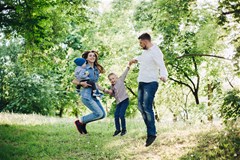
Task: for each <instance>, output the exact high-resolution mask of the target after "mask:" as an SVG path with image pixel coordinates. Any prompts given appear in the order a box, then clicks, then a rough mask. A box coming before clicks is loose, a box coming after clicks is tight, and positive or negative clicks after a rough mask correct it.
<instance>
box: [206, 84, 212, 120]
mask: <svg viewBox="0 0 240 160" xmlns="http://www.w3.org/2000/svg"><path fill="white" fill-rule="evenodd" d="M207 86H208V91H207V93H208V114H207V119H208V121H210V122H212V121H213V115H212V112H211V106H212V99H213V86H212V83H209V84H207Z"/></svg>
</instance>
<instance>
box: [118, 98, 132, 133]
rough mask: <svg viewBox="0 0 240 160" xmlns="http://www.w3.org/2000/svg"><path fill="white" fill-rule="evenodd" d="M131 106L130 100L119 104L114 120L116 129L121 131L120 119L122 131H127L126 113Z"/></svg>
mask: <svg viewBox="0 0 240 160" xmlns="http://www.w3.org/2000/svg"><path fill="white" fill-rule="evenodd" d="M128 105H129V99H128V98H127V99H125V100H123V101H122V102H120V103H119V104H117V107H116V111H115V113H114V119H115V127H116V130H118V131H120V130H121V128H120V119H121V125H122V130H126V120H125V113H126V109H127V107H128Z"/></svg>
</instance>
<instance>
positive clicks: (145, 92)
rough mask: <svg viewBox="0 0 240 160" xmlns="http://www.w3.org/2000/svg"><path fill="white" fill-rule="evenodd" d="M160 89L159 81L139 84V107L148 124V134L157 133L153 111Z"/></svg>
mask: <svg viewBox="0 0 240 160" xmlns="http://www.w3.org/2000/svg"><path fill="white" fill-rule="evenodd" d="M157 89H158V82H150V83H144V82H139V85H138V109H139V111H140V112H141V114H142V117H143V120H144V122H145V124H146V126H147V135H148V136H150V135H153V136H155V135H156V133H157V132H156V127H155V117H154V112H153V100H154V97H155V93H156V91H157Z"/></svg>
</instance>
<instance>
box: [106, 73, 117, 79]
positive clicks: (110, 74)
mask: <svg viewBox="0 0 240 160" xmlns="http://www.w3.org/2000/svg"><path fill="white" fill-rule="evenodd" d="M112 75H115V76H116V74H115V73H109V74H108V79H109V77H110V76H112Z"/></svg>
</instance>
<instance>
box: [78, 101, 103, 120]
mask: <svg viewBox="0 0 240 160" xmlns="http://www.w3.org/2000/svg"><path fill="white" fill-rule="evenodd" d="M82 102H83V104H84V105H85V106H86V107H87V108H88V109H90V110H91V111H92V113H90V114H88V115H85V116H83V117H82V122H83V123H85V124H86V123H89V122H93V121H96V120H99V119H103V118H104V117H105V116H106V113H105V111H104V109H103V107H102V105H101V103H100V101H99V100H98V99H97V98H93V97H90V98H83V97H82Z"/></svg>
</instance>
